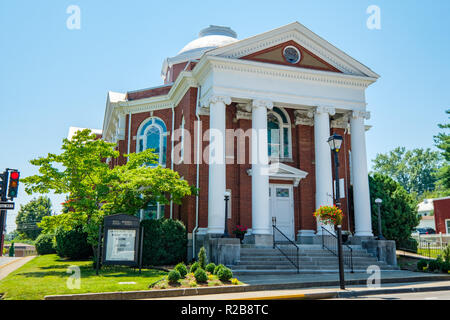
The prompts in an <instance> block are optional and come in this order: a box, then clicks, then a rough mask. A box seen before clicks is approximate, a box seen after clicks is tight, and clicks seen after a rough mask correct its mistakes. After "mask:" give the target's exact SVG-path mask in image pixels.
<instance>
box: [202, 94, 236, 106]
mask: <svg viewBox="0 0 450 320" xmlns="http://www.w3.org/2000/svg"><path fill="white" fill-rule="evenodd" d="M218 102H222V103H223V104H225V105H229V104H231V98H230V97H229V96H220V95H212V96H210V97H209V98H208V100H207V104H208V105H209V106H210V105H211V104H212V103H218Z"/></svg>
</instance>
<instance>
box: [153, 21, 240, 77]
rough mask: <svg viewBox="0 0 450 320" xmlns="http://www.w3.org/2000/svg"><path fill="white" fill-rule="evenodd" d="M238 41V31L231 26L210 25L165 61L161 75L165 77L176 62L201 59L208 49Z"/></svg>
mask: <svg viewBox="0 0 450 320" xmlns="http://www.w3.org/2000/svg"><path fill="white" fill-rule="evenodd" d="M237 41H238V39H237V33H236V32H235V31H234V30H232V29H231V28H229V27H223V26H215V25H210V26H209V27H207V28H204V29H202V30H201V31H200V32H199V34H198V38H197V39H195V40H192V41H191V42H189V43H188V44H187V45H185V46H184V47H183V49H181V50H180V52H178V54H177V55H176V56H175V57H172V58H167V59H166V60H165V61H164V63H163V67H162V70H161V76H162V77H163V78H164V79H165V78H166V76H167V71H168V69H169V68H170V67H172V66H173V65H174V64H178V63H182V62H186V61H189V60H196V59H200V57H201V56H202V55H203V53H205V52H206V51H209V50H212V49H215V48H219V47H223V46H225V45H228V44H231V43H234V42H237Z"/></svg>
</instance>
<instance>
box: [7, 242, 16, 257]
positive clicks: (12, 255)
mask: <svg viewBox="0 0 450 320" xmlns="http://www.w3.org/2000/svg"><path fill="white" fill-rule="evenodd" d="M15 254H16V249H15V248H14V242H11V246H10V247H9V252H8V256H10V257H14V255H15Z"/></svg>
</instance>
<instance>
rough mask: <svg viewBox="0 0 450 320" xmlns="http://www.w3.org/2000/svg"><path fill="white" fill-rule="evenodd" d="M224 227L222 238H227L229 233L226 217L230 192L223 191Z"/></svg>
mask: <svg viewBox="0 0 450 320" xmlns="http://www.w3.org/2000/svg"><path fill="white" fill-rule="evenodd" d="M224 200H225V228H224V230H223V235H222V238H229V237H230V235H229V234H228V224H227V218H228V200H230V194H229V192H225V199H224Z"/></svg>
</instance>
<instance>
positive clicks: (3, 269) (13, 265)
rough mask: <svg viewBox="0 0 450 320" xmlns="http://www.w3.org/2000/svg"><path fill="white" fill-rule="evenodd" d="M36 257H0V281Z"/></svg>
mask: <svg viewBox="0 0 450 320" xmlns="http://www.w3.org/2000/svg"><path fill="white" fill-rule="evenodd" d="M35 257H36V256H28V257H21V258H15V257H0V280H2V279H3V278H5V277H6V276H7V275H8V274H10V273H11V272H13V271H15V270H17V269H19V268H20V267H21V266H23V265H24V264H25V263H27V262H28V261H30V260H32V259H33V258H35Z"/></svg>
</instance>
